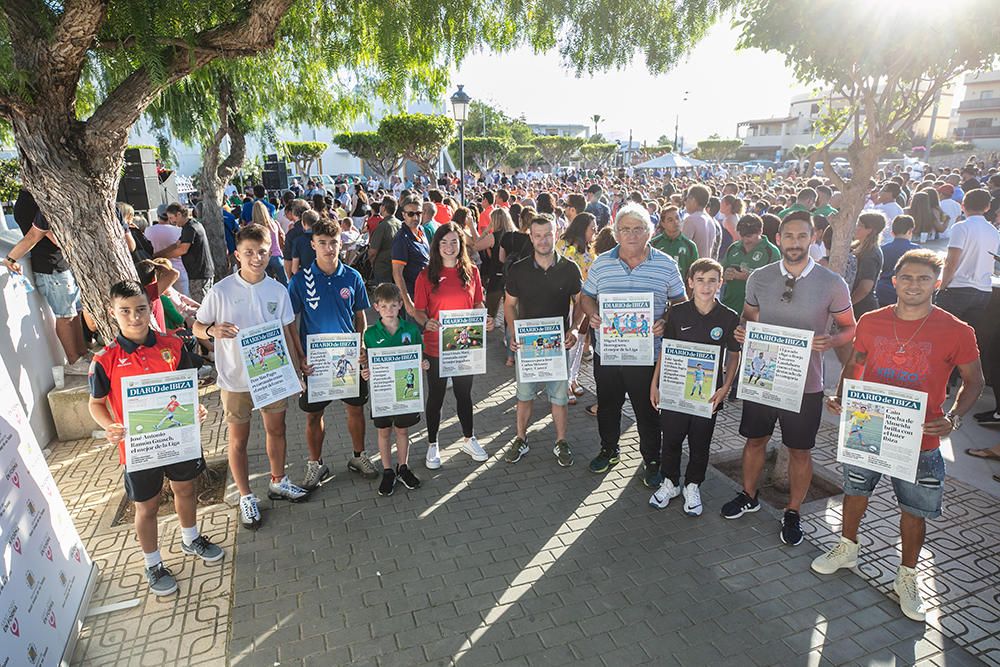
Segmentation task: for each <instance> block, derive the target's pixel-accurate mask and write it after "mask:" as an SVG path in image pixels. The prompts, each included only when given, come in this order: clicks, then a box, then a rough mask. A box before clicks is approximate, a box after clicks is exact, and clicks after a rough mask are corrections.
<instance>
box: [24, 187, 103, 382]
mask: <svg viewBox="0 0 1000 667" xmlns="http://www.w3.org/2000/svg"><path fill="white" fill-rule="evenodd" d="M14 220H15V221H16V222H17V226H18V227H20V228H21V233H22V234H23V236H24V238H22V239H21V240H20V241H19V242H18V243H17V245H15V246H14V247H13V248H12V249H11V251H10V252H9V253H7V256H6V257H5V258H4V266H5V267H6V268H7V270H8V271H10V272H11V273H14V274H17V275H20V274H21V267H20V266H19V265H18V263H17V262H18V260H20V259H21V258H22V257H24V256H25V255H27V254H28V253H29V252H30V253H31V271H32V273H33V274H34V278H35V286H36V287H37V288H38V291H39V292H41V293H42V295H43V296H44V297H45V300H46V301H47V302H48V304H49V306H50V307H51V308H52V313H53V314H54V315H55V316H56V337H57V338H59V343H60V344H61V345H62V348H63V352H64V353H65V354H66V360H67V361H68V362H69V365H67V366H66V369H65V372H66V373H67V374H69V375H86V374H87V371H88V370H89V368H90V362H89V360H88V359H87V358H86V357H85V356H84V355H85V353H86V351H87V346H86V344H85V343H84V341H83V329H82V328H81V326H80V289H79V288H78V287H77V284H76V280H74V278H73V274H72V273H71V272H70V270H69V263H68V262H67V261H66V257H65V255H63V251H62V248H60V247H59V244H58V243H57V242H56V238H55V236H54V235H53V234H52V229H51V227H50V226H49V221H48V220H46V219H45V216H44V215H42V213H41V211H40V210H39V209H38V204H37V203H35V198H34V197H32V195H31V193H30V192H28V191H27V190H21V192H20V193H19V194H18V196H17V201H16V202H14Z"/></svg>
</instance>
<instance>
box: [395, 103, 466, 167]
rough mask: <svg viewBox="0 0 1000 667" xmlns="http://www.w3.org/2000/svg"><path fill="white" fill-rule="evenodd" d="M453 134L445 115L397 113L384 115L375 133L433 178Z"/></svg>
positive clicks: (453, 122) (453, 125)
mask: <svg viewBox="0 0 1000 667" xmlns="http://www.w3.org/2000/svg"><path fill="white" fill-rule="evenodd" d="M454 131H455V121H453V120H452V119H451V118H448V117H447V116H433V115H430V114H423V113H399V114H393V115H391V116H386V117H385V118H383V119H382V121H381V122H380V123H379V126H378V133H379V136H381V137H382V138H383V139H384V140H385V142H386V143H387V144H388V145H389V146H391V147H392V148H393V150H394V151H396V152H398V153H399V154H400V155H402V156H403V157H405V158H406V159H407V160H410V161H411V162H413V163H414V164H416V165H417V166H418V167H420V170H421V171H422V172H423V173H424V174H425V175H426V176H427V177H428V178H431V179H433V178H434V175H435V173H434V172H435V171H436V167H437V163H438V159H439V158H440V156H441V149H442V148H444V147H445V146H446V145H448V141H449V140H450V139H451V136H452V133H453V132H454Z"/></svg>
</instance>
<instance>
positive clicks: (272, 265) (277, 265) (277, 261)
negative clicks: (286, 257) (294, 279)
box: [265, 255, 288, 287]
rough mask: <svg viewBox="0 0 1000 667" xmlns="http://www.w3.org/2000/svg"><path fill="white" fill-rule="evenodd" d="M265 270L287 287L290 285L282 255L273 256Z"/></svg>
mask: <svg viewBox="0 0 1000 667" xmlns="http://www.w3.org/2000/svg"><path fill="white" fill-rule="evenodd" d="M265 271H266V272H267V275H269V276H271V277H272V278H274V279H275V280H277V281H278V282H279V283H281V284H282V285H284V286H285V287H288V276H286V275H285V264H284V262H283V261H282V259H281V256H280V255H272V256H271V260H270V261H269V262H268V263H267V269H265Z"/></svg>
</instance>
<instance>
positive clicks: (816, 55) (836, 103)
mask: <svg viewBox="0 0 1000 667" xmlns="http://www.w3.org/2000/svg"><path fill="white" fill-rule="evenodd" d="M972 17H982V18H983V19H986V20H987V23H988V26H992V28H994V29H990V28H989V27H985V26H984V24H983V22H982V21H980V20H975V19H973V18H972ZM996 18H997V12H996V3H995V0H965V1H964V2H951V3H939V4H937V5H935V8H934V11H933V12H929V11H916V10H914V8H913V7H912V6H910V5H909V4H907V3H903V2H867V1H864V0H849V1H845V0H814V1H813V2H809V3H802V2H773V1H770V0H746V2H745V3H744V5H743V10H742V12H741V15H740V16H739V17H738V18H737V19H736V21H735V24H736V26H737V27H738V28H739V29H740V31H741V36H740V39H739V46H740V47H742V48H748V47H755V48H759V49H762V50H764V51H777V52H778V53H781V54H783V55H784V56H785V61H786V63H787V64H788V65H789V66H790V67H791V68H792V69H793V71H794V72H795V75H796V77H797V78H798V79H799V80H800V81H802V82H803V83H809V84H815V83H821V84H826V85H827V86H828V87H829V89H830V90H829V93H828V98H827V100H826V102H824V105H823V107H824V108H823V114H822V115H823V117H822V119H821V120H820V122H819V123H818V124H817V129H818V131H819V133H820V135H821V136H822V138H823V141H822V143H821V144H820V146H819V147H818V149H817V152H816V158H817V159H820V160H824V173H825V175H826V176H827V177H828V178H829V179H830V180H831V181H833V182H834V183H835V184H836V185H837V186H838V187H839V188H840V189H842V190H843V191H844V197H843V202H844V204H843V207H842V208H841V210H840V212H839V214H838V215H836V216H834V217H833V219H832V220H831V224H832V225H833V227H834V244H833V248H832V249H831V265H832V266H833V267H834V268H836V269H838V270H842V269H843V266H844V264H845V262H846V256H847V251H848V248H849V246H850V242H851V239H852V238H853V233H854V225H855V223H856V220H857V216H858V214H859V213H860V211H861V208H862V206H863V205H864V197H865V196H866V194H867V191H868V182H869V179H870V178H871V177H872V176H873V175H874V173H875V167H876V165H877V162H878V159H879V158H880V156H881V153H882V152H883V151H884V150H885V149H886V148H888V147H890V146H894V145H896V144H898V142H899V140H900V138H901V137H902V136H903V135H905V134H906V133H909V132H911V131H912V128H913V127H914V125H915V124H916V123H917V122H918V121H919V120H920V119H921V117H922V116H924V114H926V113H927V111H928V110H929V109H930V108H931V107H932V105H933V104H934V101H935V99H936V98H937V96H938V94H939V93H940V91H941V90H942V88H944V86H946V85H948V83H949V82H951V81H952V80H953V79H955V77H957V76H958V75H960V74H961V73H963V72H966V71H969V70H977V69H981V68H983V67H986V66H988V65H989V64H990V63H991V62H992V61H993V60H994V59H995V58H996V56H997V53H998V51H1000V42H998V41H997V39H996V30H995V27H996V25H997V22H996ZM942 26H948V36H947V39H944V38H942V37H941V32H940V30H941V27H942ZM831 35H840V36H847V37H842V38H831ZM842 136H847V137H849V138H850V142H849V145H848V149H847V159H848V161H849V162H850V165H851V171H852V178H851V181H849V182H845V181H844V179H843V178H841V177H840V176H839V175H838V174H837V173H836V172H834V170H833V168H832V165H831V163H830V160H829V159H828V158H829V155H830V148H831V146H832V145H833V144H834V142H836V141H837V140H838V139H840V138H841V137H842Z"/></svg>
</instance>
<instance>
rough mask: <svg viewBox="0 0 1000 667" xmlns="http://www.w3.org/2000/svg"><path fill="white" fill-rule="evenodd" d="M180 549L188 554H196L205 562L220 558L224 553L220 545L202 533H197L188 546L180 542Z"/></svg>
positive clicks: (212, 561)
mask: <svg viewBox="0 0 1000 667" xmlns="http://www.w3.org/2000/svg"><path fill="white" fill-rule="evenodd" d="M181 551H183V552H184V553H186V554H187V555H188V556H198V557H199V558H201V559H202V560H203V561H205V562H206V563H214V562H215V561H217V560H222V558H223V556H225V555H226V552H225V551H223V550H222V547H220V546H219V545H218V544H215V543H214V542H212V540H210V539H208V538H207V537H205V536H204V535H199V536H198V537H197V538H196V539H195V541H194V542H192V543H191V545H190V546H188V545H187V544H184V542H181Z"/></svg>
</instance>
